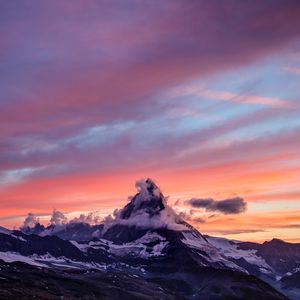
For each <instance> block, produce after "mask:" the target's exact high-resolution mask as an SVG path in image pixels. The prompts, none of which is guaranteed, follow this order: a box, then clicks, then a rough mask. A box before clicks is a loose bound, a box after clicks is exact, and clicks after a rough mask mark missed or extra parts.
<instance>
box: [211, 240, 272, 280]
mask: <svg viewBox="0 0 300 300" xmlns="http://www.w3.org/2000/svg"><path fill="white" fill-rule="evenodd" d="M207 239H208V241H209V242H210V244H211V245H213V246H214V247H215V248H216V249H218V251H219V252H220V253H221V254H222V255H223V256H225V257H227V258H229V259H234V260H238V259H245V260H246V261H247V262H248V263H249V264H251V265H256V266H258V268H259V269H260V271H261V272H262V273H265V274H273V273H274V270H273V268H272V267H271V266H270V265H268V264H267V262H266V261H265V260H264V258H262V257H261V256H259V255H258V254H257V250H256V249H248V250H244V249H241V248H239V245H240V244H241V242H239V241H232V240H227V239H225V238H217V237H207Z"/></svg>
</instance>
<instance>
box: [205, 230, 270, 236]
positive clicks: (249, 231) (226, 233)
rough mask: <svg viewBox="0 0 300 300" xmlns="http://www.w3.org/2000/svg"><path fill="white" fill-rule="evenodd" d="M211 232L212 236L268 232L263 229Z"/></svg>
mask: <svg viewBox="0 0 300 300" xmlns="http://www.w3.org/2000/svg"><path fill="white" fill-rule="evenodd" d="M209 232H210V233H211V234H221V235H231V234H243V233H256V232H266V230H263V229H228V230H210V231H209Z"/></svg>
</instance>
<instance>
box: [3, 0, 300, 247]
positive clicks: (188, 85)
mask: <svg viewBox="0 0 300 300" xmlns="http://www.w3.org/2000/svg"><path fill="white" fill-rule="evenodd" d="M233 12H234V14H233ZM299 16H300V6H299V4H298V3H297V1H291V2H289V3H286V2H284V1H273V2H272V1H265V2H263V3H255V2H251V1H249V2H244V1H243V2H238V1H237V2H226V3H225V2H221V3H220V2H214V1H212V2H210V3H204V2H201V1H199V2H197V1H195V2H193V1H191V2H189V3H186V2H180V1H178V2H177V1H163V2H156V1H153V2H144V3H143V2H139V1H127V0H125V1H112V2H102V1H99V2H97V1H96V2H95V1H72V2H68V1H48V2H39V1H25V2H23V1H7V2H3V3H1V10H0V21H1V31H2V40H1V42H0V56H1V58H2V63H1V65H0V68H1V70H2V73H3V76H2V77H1V78H2V80H1V82H0V86H1V91H2V93H1V94H2V95H1V99H0V137H1V141H0V226H3V227H6V228H10V229H12V228H19V227H20V226H21V225H22V224H23V222H24V219H25V218H26V216H27V214H28V213H33V214H34V215H36V216H37V217H38V218H40V220H41V223H43V224H46V222H47V220H48V219H50V218H51V211H52V210H53V209H56V210H57V211H60V212H62V213H63V214H65V216H66V217H68V219H69V220H70V219H73V218H76V217H77V218H78V217H79V216H80V214H84V215H85V216H86V215H87V214H88V213H90V212H92V213H95V214H98V215H99V217H100V218H104V217H105V216H107V215H110V214H113V211H114V210H115V209H120V208H122V207H123V206H124V205H125V204H126V203H127V202H128V197H130V196H132V195H134V194H135V193H136V188H135V183H136V181H137V180H140V178H153V179H154V181H155V182H156V183H157V185H158V186H159V187H160V189H161V190H162V192H163V194H164V195H165V196H166V197H168V200H167V201H168V204H169V205H170V206H171V207H172V208H173V209H174V210H175V212H176V213H177V214H179V215H180V216H181V217H182V218H183V219H184V220H186V221H187V222H188V223H190V224H191V225H193V226H194V227H195V228H196V229H197V230H199V231H200V232H201V233H202V234H208V235H210V236H219V237H224V238H228V239H235V240H241V241H253V242H264V241H269V240H272V239H273V238H276V239H281V240H284V241H287V242H291V243H297V242H298V243H299V242H300V235H299V228H300V187H299V182H300V159H299V158H300V138H299V137H300V99H299V96H300V94H299V84H300V30H299V28H300V17H299Z"/></svg>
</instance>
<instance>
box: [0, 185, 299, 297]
mask: <svg viewBox="0 0 300 300" xmlns="http://www.w3.org/2000/svg"><path fill="white" fill-rule="evenodd" d="M19 295H22V297H21V299H32V296H33V295H35V296H36V298H38V299H62V298H61V297H64V298H65V299H121V298H122V299H204V300H205V299H249V300H250V299H261V300H262V299H293V300H297V299H298V300H299V299H300V244H291V243H286V242H284V241H281V240H278V239H273V240H272V241H269V242H265V243H263V244H258V243H250V242H239V241H231V240H227V239H223V238H217V237H210V236H204V235H202V234H201V233H200V232H199V231H197V230H196V229H195V228H194V227H192V226H191V225H190V224H188V223H187V222H185V221H184V220H183V219H182V218H180V217H179V216H178V215H177V214H176V213H175V212H174V211H173V210H172V208H170V207H169V206H168V205H167V203H166V199H165V197H164V196H163V194H162V193H161V191H160V190H159V188H158V187H157V186H156V184H155V183H154V182H153V181H152V180H151V179H147V180H146V181H143V182H140V184H139V192H138V193H137V194H136V195H135V196H134V197H133V198H132V199H131V201H130V202H129V203H128V204H127V205H126V206H125V207H124V208H123V209H121V210H119V211H117V212H116V214H115V218H114V219H111V220H107V221H106V222H105V223H103V224H100V225H94V226H92V225H89V224H86V223H68V224H64V225H57V226H54V225H51V226H48V227H45V226H43V225H41V224H39V223H38V224H36V225H35V226H34V227H25V228H22V230H8V229H5V228H3V227H0V299H16V297H19Z"/></svg>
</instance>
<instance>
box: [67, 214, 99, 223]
mask: <svg viewBox="0 0 300 300" xmlns="http://www.w3.org/2000/svg"><path fill="white" fill-rule="evenodd" d="M102 221H103V219H102V218H101V217H100V216H99V215H98V214H97V212H89V213H87V214H80V215H79V217H75V218H73V219H72V220H70V221H69V223H87V224H90V225H96V224H99V223H101V222H102Z"/></svg>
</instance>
